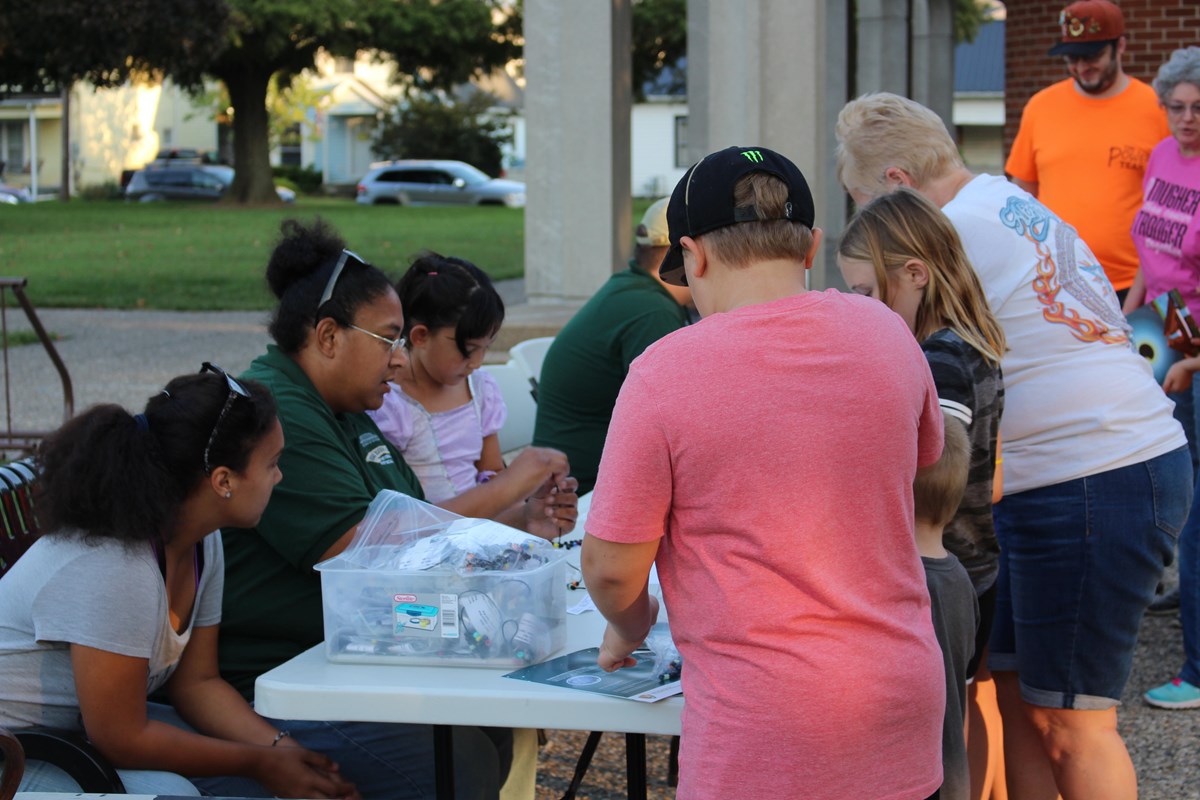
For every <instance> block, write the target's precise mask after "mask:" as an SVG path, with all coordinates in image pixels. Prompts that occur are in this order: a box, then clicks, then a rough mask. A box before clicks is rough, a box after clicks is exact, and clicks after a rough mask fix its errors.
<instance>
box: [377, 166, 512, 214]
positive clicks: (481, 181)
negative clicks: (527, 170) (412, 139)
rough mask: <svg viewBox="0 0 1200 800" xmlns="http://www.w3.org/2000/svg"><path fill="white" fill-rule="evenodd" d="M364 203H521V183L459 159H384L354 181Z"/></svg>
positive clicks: (510, 205)
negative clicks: (357, 180) (491, 173)
mask: <svg viewBox="0 0 1200 800" xmlns="http://www.w3.org/2000/svg"><path fill="white" fill-rule="evenodd" d="M357 200H358V202H360V203H363V204H365V205H374V204H377V203H391V204H393V205H404V206H408V205H413V206H420V205H435V204H436V205H475V206H487V205H493V206H501V205H503V206H509V207H510V208H522V207H524V205H525V184H523V183H519V182H517V181H507V180H503V179H502V178H489V177H488V176H487V175H486V174H485V173H483V172H480V171H479V170H477V169H476V168H475V167H472V166H471V165H470V164H467V163H465V162H463V161H416V160H406V161H386V162H383V163H380V164H375V165H373V166H372V167H371V170H370V171H369V172H368V173H367V174H366V175H364V176H363V179H362V180H361V181H359V182H358V197H357Z"/></svg>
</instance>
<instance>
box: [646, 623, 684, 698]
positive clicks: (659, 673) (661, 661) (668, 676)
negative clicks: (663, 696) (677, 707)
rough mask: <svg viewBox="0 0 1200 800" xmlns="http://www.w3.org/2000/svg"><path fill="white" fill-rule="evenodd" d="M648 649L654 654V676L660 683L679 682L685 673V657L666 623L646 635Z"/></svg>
mask: <svg viewBox="0 0 1200 800" xmlns="http://www.w3.org/2000/svg"><path fill="white" fill-rule="evenodd" d="M645 646H646V647H648V648H649V649H650V651H651V652H653V653H654V676H655V677H656V678H658V682H659V683H670V682H671V681H677V680H679V676H680V674H681V673H682V672H683V657H682V656H681V655H679V649H678V648H676V647H675V640H674V639H672V638H671V629H670V627H669V626H668V625H667V624H666V623H662V622H660V623H657V624H655V625H653V626H652V627H651V628H650V633H648V634H646V645H645Z"/></svg>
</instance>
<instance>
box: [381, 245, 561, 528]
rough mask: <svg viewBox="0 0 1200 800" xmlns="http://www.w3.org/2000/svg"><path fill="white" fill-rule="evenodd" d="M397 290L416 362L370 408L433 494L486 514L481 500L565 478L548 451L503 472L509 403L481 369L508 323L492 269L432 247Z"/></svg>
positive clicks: (520, 497)
mask: <svg viewBox="0 0 1200 800" xmlns="http://www.w3.org/2000/svg"><path fill="white" fill-rule="evenodd" d="M396 291H397V293H398V294H399V295H400V302H401V305H402V306H403V307H404V319H405V322H404V328H405V331H404V332H405V337H406V338H407V340H408V345H407V346H408V348H409V361H408V367H407V368H406V369H405V370H404V371H403V372H402V373H401V374H399V375H397V376H396V378H395V381H394V383H393V384H392V390H393V391H392V392H391V393H389V394H388V395H387V397H386V398H385V399H384V403H383V406H382V407H381V408H380V409H379V410H378V411H372V412H370V414H371V416H372V417H373V418H374V420H375V423H376V424H377V425H378V426H379V429H380V430H381V431H382V432H383V435H384V436H386V437H387V438H388V440H389V441H391V442H392V444H394V445H395V446H396V447H397V448H398V449H399V450H400V451H401V453H403V455H404V460H405V461H407V462H408V465H409V466H410V467H412V469H413V471H414V472H415V473H416V474H417V477H418V478H419V479H420V481H421V487H422V489H424V491H425V499H426V500H428V501H429V502H431V503H437V502H441V501H443V500H447V499H449V498H453V497H458V498H460V503H459V504H456V506H457V505H463V506H464V507H456V508H455V509H454V510H455V511H456V512H457V513H460V514H463V515H464V516H479V515H480V514H478V513H476V510H475V509H474V506H475V505H479V506H480V508H483V507H484V506H487V507H488V508H494V507H495V503H497V502H500V503H501V504H502V505H507V504H517V503H521V502H524V501H525V500H526V499H527V498H528V497H529V496H531V495H532V494H534V493H535V492H537V491H539V490H542V489H544V488H545V487H546V485H547V475H548V473H552V474H556V475H565V474H566V473H567V470H568V465H567V461H566V456H565V455H563V454H562V453H561V452H559V451H557V450H552V449H550V448H539V447H528V448H525V450H523V451H521V453H520V454H519V455H518V456H517V457H516V458H515V459H513V463H512V464H510V465H509V466H508V468H507V469H506V468H505V465H504V460H503V458H502V456H501V453H500V443H499V439H498V437H497V433H498V431H499V430H500V428H501V426H502V425H503V424H504V420H505V418H506V416H507V409H506V408H505V406H504V400H503V398H502V397H501V395H500V389H499V387H498V386H497V385H496V382H495V380H494V379H493V378H492V377H491V376H490V375H489V374H488V373H487V372H486V371H483V370H480V369H479V368H480V366H482V364H483V358H484V355H485V354H486V353H487V350H488V348H489V347H490V346H491V344H492V342H493V341H494V340H495V338H496V334H497V333H498V332H499V330H500V325H501V324H502V323H503V322H504V302H503V301H502V300H501V299H500V295H499V294H498V293H497V292H496V289H495V287H494V286H493V285H492V282H491V279H490V278H488V276H487V274H486V273H484V272H483V270H481V269H479V268H478V267H476V266H475V265H474V264H472V263H471V262H469V261H465V260H463V259H460V258H452V257H446V256H441V255H438V254H437V253H425V254H423V255H421V256H420V257H419V258H417V260H416V261H414V262H413V264H412V266H410V267H409V269H408V272H406V273H405V274H404V277H402V278H401V279H400V281H399V283H397V284H396ZM477 487H478V490H477V491H469V490H472V489H476V488H477ZM464 493H465V494H464ZM468 501H470V502H468Z"/></svg>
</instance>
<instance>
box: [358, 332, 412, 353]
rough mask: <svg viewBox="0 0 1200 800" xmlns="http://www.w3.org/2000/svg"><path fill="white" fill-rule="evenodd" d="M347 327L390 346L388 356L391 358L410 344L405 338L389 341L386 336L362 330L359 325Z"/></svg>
mask: <svg viewBox="0 0 1200 800" xmlns="http://www.w3.org/2000/svg"><path fill="white" fill-rule="evenodd" d="M346 327H347V328H352V329H353V330H356V331H358V332H359V333H365V334H366V335H367V336H370V337H371V338H372V339H378V340H379V341H381V342H383V343H384V344H386V345H387V346H388V355H389V356H390V355H391V354H392V353H395V352H396V351H397V350H399V349H400V348H401V347H404V345H406V344H408V340H407V339H405V338H404V337H403V336H400V337H397V338H395V339H389V338H387V337H386V336H380V335H379V334H378V333H374V332H372V331H369V330H367V329H366V328H360V327H358V326H357V325H347V326H346Z"/></svg>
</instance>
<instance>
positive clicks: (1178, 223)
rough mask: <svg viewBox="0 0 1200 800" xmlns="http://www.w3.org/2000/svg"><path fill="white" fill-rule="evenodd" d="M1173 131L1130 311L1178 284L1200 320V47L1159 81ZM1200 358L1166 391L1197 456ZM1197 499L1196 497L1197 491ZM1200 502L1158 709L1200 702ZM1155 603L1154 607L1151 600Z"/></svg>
mask: <svg viewBox="0 0 1200 800" xmlns="http://www.w3.org/2000/svg"><path fill="white" fill-rule="evenodd" d="M1154 90H1155V91H1156V92H1158V96H1159V99H1160V100H1161V101H1162V104H1163V108H1165V109H1166V111H1167V124H1168V125H1169V126H1170V128H1171V136H1170V137H1168V138H1166V139H1163V140H1162V141H1161V142H1159V143H1158V146H1157V147H1155V148H1154V150H1153V151H1152V152H1151V153H1150V160H1149V162H1147V164H1146V179H1145V189H1144V195H1145V202H1144V204H1143V205H1142V208H1141V210H1140V211H1138V214H1137V217H1135V218H1134V221H1133V241H1134V244H1136V245H1137V251H1138V258H1139V259H1140V262H1141V263H1140V268H1139V270H1138V274H1137V279H1136V280H1135V281H1134V284H1133V287H1132V288H1131V289H1130V291H1129V296H1128V297H1127V298H1126V299H1125V308H1124V310H1125V313H1127V314H1128V313H1129V312H1131V311H1133V310H1135V309H1136V308H1137V307H1138V306H1140V305H1142V304H1143V303H1148V302H1150V301H1151V300H1154V298H1156V297H1158V296H1159V295H1161V294H1165V293H1166V292H1169V291H1170V290H1172V289H1178V290H1179V294H1180V296H1181V297H1182V298H1183V301H1184V303H1185V304H1186V305H1187V307H1188V310H1190V311H1191V312H1192V316H1193V317H1195V318H1196V319H1197V320H1200V47H1185V48H1181V49H1179V50H1176V51H1175V52H1174V53H1172V54H1171V58H1170V59H1169V60H1168V61H1167V63H1165V64H1163V65H1162V68H1160V69H1159V71H1158V76H1157V77H1156V78H1155V79H1154ZM1197 372H1200V356H1195V357H1192V358H1185V359H1182V360H1180V361H1177V362H1175V363H1174V364H1172V365H1171V368H1170V369H1169V370H1168V371H1167V375H1166V377H1165V378H1164V379H1163V389H1164V390H1165V391H1167V392H1168V393H1171V394H1172V399H1174V400H1175V403H1176V409H1175V416H1176V417H1177V418H1179V420H1180V422H1182V423H1183V428H1184V430H1185V431H1187V433H1188V439H1189V443H1190V444H1191V445H1192V448H1193V459H1195V447H1196V443H1197V442H1198V441H1200V437H1197V435H1196V434H1197V432H1200V419H1198V418H1197V417H1196V412H1197V411H1200V405H1198V404H1197V403H1196V393H1197V391H1200V384H1198V383H1197V379H1196V374H1197ZM1193 497H1195V495H1193ZM1198 538H1200V504H1198V503H1196V502H1194V503H1193V505H1192V511H1191V513H1190V514H1189V515H1188V520H1187V523H1186V524H1185V525H1184V527H1183V530H1182V531H1181V532H1180V534H1179V588H1180V593H1179V608H1180V616H1181V617H1182V622H1183V644H1184V651H1185V656H1186V658H1185V660H1184V664H1183V668H1182V669H1181V670H1180V671H1179V674H1178V675H1177V676H1176V677H1175V678H1174V679H1172V680H1170V681H1168V682H1167V683H1164V684H1163V685H1162V686H1159V687H1157V688H1154V689H1151V690H1150V691H1148V692H1146V694H1145V699H1146V702H1147V703H1149V704H1150V705H1152V706H1158V707H1159V708H1176V709H1178V708H1198V707H1200V541H1197V539H1198ZM1152 608H1153V606H1152Z"/></svg>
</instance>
